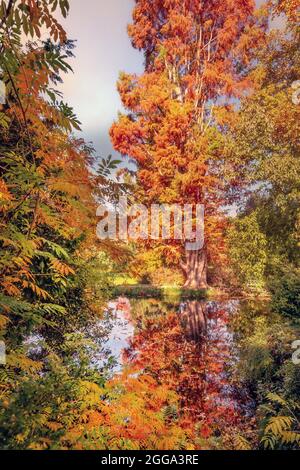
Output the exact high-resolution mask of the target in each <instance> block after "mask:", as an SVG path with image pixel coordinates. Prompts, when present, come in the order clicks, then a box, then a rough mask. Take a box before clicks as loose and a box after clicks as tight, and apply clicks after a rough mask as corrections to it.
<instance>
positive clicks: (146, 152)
mask: <svg viewBox="0 0 300 470" xmlns="http://www.w3.org/2000/svg"><path fill="white" fill-rule="evenodd" d="M264 26H265V23H264V19H263V17H262V16H261V17H260V18H259V17H258V16H256V15H255V10H254V2H253V1H252V0H239V1H232V0H226V1H215V2H211V1H202V2H199V1H195V0H183V1H182V0H181V1H176V0H174V1H170V0H155V1H151V2H150V1H148V0H137V1H136V6H135V8H134V11H133V24H131V25H130V26H129V28H128V32H129V36H130V38H131V40H132V44H133V47H135V48H136V49H139V50H141V51H143V53H144V56H145V71H144V73H143V74H142V75H141V76H137V75H134V74H126V73H122V74H121V76H120V79H119V82H118V90H119V93H120V96H121V99H122V103H123V106H124V107H125V109H126V110H127V111H128V112H127V114H124V113H123V114H120V116H119V119H118V121H117V122H115V123H114V124H113V126H112V128H111V131H110V135H111V139H112V142H113V145H114V148H115V149H116V150H117V151H118V152H120V153H121V154H122V155H124V156H125V155H126V156H129V157H130V158H131V159H133V160H134V161H135V162H136V164H137V173H136V176H137V183H138V187H139V188H140V191H139V197H140V198H141V200H142V201H143V202H144V203H146V204H148V205H150V204H152V203H167V204H174V203H177V204H181V205H183V204H186V203H190V204H194V205H195V204H204V206H205V213H206V216H205V243H204V246H203V248H201V249H199V250H192V251H189V250H185V249H184V248H186V245H185V243H179V244H178V243H174V242H173V243H172V242H170V243H169V245H167V246H166V247H165V248H166V250H165V251H166V252H168V250H169V253H171V254H172V255H173V256H174V257H175V259H176V261H177V262H179V263H180V265H181V267H182V269H183V271H184V273H185V277H186V283H185V286H186V287H191V288H203V287H207V264H208V259H209V260H210V261H213V260H214V257H215V258H216V257H217V256H218V255H221V252H222V249H223V243H222V240H221V233H222V227H223V219H222V216H221V212H220V208H221V206H222V204H224V202H225V191H226V189H228V183H229V179H228V178H227V177H226V172H227V166H228V164H227V161H226V153H225V152H224V142H223V135H222V132H223V131H224V130H226V128H227V123H226V118H225V115H226V113H227V112H228V111H229V110H230V109H231V106H233V103H234V102H235V101H236V100H237V99H238V98H239V97H240V96H241V95H242V94H243V93H244V92H245V90H247V87H248V86H249V81H248V79H247V68H248V66H249V52H250V51H251V49H252V48H253V47H254V46H255V45H257V44H258V43H259V41H260V40H261V38H262V35H263V29H264ZM236 180H237V178H234V177H233V178H232V179H231V182H230V183H231V184H232V185H236V184H237V183H236ZM184 252H185V253H184ZM174 253H175V255H174ZM219 261H220V258H219Z"/></svg>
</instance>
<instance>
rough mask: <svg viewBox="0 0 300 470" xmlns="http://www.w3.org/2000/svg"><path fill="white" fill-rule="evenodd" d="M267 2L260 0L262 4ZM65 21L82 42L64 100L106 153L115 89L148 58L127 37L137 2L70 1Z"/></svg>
mask: <svg viewBox="0 0 300 470" xmlns="http://www.w3.org/2000/svg"><path fill="white" fill-rule="evenodd" d="M263 2H264V0H257V3H259V4H261V3H263ZM70 5H71V9H70V13H69V16H68V18H67V19H66V20H63V24H64V26H65V28H66V30H67V32H68V36H69V38H70V39H76V40H77V47H76V50H75V55H76V58H75V59H74V60H72V64H71V65H72V67H73V70H74V74H71V73H70V74H68V75H66V76H65V77H64V84H63V85H62V86H61V88H62V91H63V93H64V100H65V101H66V102H67V103H68V104H69V105H70V106H72V107H73V108H74V110H75V112H76V114H77V116H78V117H79V120H80V121H81V123H82V130H83V137H84V138H85V140H86V141H91V142H93V144H94V147H95V148H96V150H97V153H98V154H99V155H101V156H107V155H108V154H110V153H113V150H112V147H111V144H110V140H109V135H108V131H109V128H110V126H111V124H112V122H113V120H114V119H115V118H116V117H117V114H118V110H120V109H121V104H120V100H119V96H118V93H117V90H116V81H117V79H118V76H119V72H120V71H126V72H137V73H141V72H142V70H143V56H142V54H141V53H140V52H138V51H136V50H135V49H133V47H132V46H131V43H130V40H129V38H128V36H127V29H126V28H127V24H128V23H129V22H131V13H132V9H133V6H134V1H133V0H85V1H83V0H71V1H70Z"/></svg>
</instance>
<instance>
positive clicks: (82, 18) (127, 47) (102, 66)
mask: <svg viewBox="0 0 300 470" xmlns="http://www.w3.org/2000/svg"><path fill="white" fill-rule="evenodd" d="M133 5H134V1H133V0H85V1H83V0H71V1H70V13H69V16H68V18H67V19H66V20H64V21H63V24H64V27H65V28H66V30H67V33H68V37H69V39H76V40H77V47H76V49H75V55H76V58H75V59H73V60H72V61H71V66H72V68H73V70H74V74H71V73H69V74H68V75H66V76H64V84H63V85H62V86H61V87H60V89H62V91H63V94H64V101H66V102H67V103H68V104H69V105H70V106H72V107H73V108H74V111H75V113H76V114H77V116H78V118H79V120H80V121H81V123H82V131H83V137H84V138H85V140H87V141H92V142H93V144H94V146H95V148H96V150H97V153H98V154H99V155H101V156H104V157H106V156H107V155H108V154H109V153H113V150H112V147H111V144H110V140H109V135H108V131H109V128H110V126H111V125H112V123H113V120H114V119H115V118H116V117H117V114H118V110H120V109H121V103H120V99H119V96H118V92H117V90H116V81H117V79H118V76H119V72H120V71H121V70H122V71H126V72H137V73H141V72H142V70H143V55H142V54H141V53H139V52H138V51H136V50H135V49H133V47H132V46H131V43H130V40H129V38H128V36H127V29H126V28H127V24H128V23H129V22H130V21H131V12H132V9H133Z"/></svg>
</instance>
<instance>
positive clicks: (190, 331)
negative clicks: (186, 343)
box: [180, 300, 207, 341]
mask: <svg viewBox="0 0 300 470" xmlns="http://www.w3.org/2000/svg"><path fill="white" fill-rule="evenodd" d="M180 319H181V324H182V327H183V328H184V330H185V334H186V337H187V339H189V340H193V341H199V340H200V339H201V338H202V337H203V335H205V333H206V330H207V316H206V305H205V302H197V301H196V300H192V301H189V302H186V303H185V304H183V306H182V308H181V310H180Z"/></svg>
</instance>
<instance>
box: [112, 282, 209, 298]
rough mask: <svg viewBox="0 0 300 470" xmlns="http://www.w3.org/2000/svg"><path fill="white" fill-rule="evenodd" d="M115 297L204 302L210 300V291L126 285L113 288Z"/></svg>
mask: <svg viewBox="0 0 300 470" xmlns="http://www.w3.org/2000/svg"><path fill="white" fill-rule="evenodd" d="M113 295H114V296H115V297H120V296H124V297H128V298H134V299H150V298H152V299H165V298H168V299H174V300H204V299H207V298H208V290H206V289H200V290H193V289H184V288H181V287H174V286H171V287H170V286H164V287H155V286H151V285H126V286H124V285H123V286H121V285H120V286H115V287H114V288H113Z"/></svg>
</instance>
